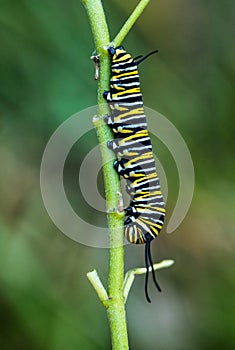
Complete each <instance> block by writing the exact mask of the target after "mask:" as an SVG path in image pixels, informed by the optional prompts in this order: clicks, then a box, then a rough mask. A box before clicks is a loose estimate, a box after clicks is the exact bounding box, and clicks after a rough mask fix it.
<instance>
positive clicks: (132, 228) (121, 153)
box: [103, 46, 165, 302]
mask: <svg viewBox="0 0 235 350" xmlns="http://www.w3.org/2000/svg"><path fill="white" fill-rule="evenodd" d="M108 52H109V55H110V58H111V79H110V91H105V92H104V93H103V96H104V98H105V99H106V101H107V102H109V106H110V109H111V115H107V116H106V117H105V122H106V123H107V125H108V126H109V127H110V128H111V129H112V131H113V133H114V135H115V139H114V140H112V141H109V142H108V144H107V146H108V148H109V149H111V150H113V152H114V153H115V154H116V156H117V158H118V159H117V160H115V162H114V168H115V169H116V171H117V173H118V174H119V175H121V176H123V177H124V178H125V179H126V180H127V185H126V190H127V193H128V194H129V195H130V197H131V201H130V205H129V206H128V207H127V208H126V209H125V212H126V213H125V215H126V216H127V218H126V219H125V221H124V225H125V237H126V238H127V239H128V241H129V242H131V243H136V244H145V264H146V269H147V271H146V279H145V295H146V299H147V301H148V302H151V300H150V298H149V295H148V275H149V265H150V266H151V269H152V276H153V281H154V284H155V285H156V287H157V289H158V290H159V291H161V289H160V287H159V285H158V283H157V281H156V277H155V273H154V268H153V262H152V258H151V253H150V243H151V241H152V240H153V239H154V238H155V237H156V236H157V235H158V233H159V232H160V231H161V229H162V226H163V223H164V217H165V203H164V200H163V196H162V193H161V190H160V182H159V178H158V175H157V173H156V165H155V160H154V157H153V152H152V145H151V140H150V137H149V133H148V130H147V121H146V116H145V114H144V108H143V101H142V94H141V90H140V82H139V74H138V64H139V63H140V62H142V61H143V60H145V59H146V58H147V57H148V56H150V55H151V54H153V53H155V52H156V51H154V52H151V53H150V54H148V55H146V56H144V57H142V56H138V57H136V58H132V57H131V55H130V54H129V53H127V52H126V51H125V49H124V48H123V46H118V47H117V48H114V47H109V48H108ZM138 59H139V60H138Z"/></svg>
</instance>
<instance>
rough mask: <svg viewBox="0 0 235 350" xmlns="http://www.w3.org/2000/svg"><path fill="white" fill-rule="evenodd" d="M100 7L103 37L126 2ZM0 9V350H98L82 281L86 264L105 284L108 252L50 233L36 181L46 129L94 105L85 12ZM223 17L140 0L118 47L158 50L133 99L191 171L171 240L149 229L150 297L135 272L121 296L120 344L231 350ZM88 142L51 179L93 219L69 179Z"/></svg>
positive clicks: (233, 306)
mask: <svg viewBox="0 0 235 350" xmlns="http://www.w3.org/2000/svg"><path fill="white" fill-rule="evenodd" d="M103 4H104V7H105V11H106V15H107V19H108V24H109V26H110V32H111V37H114V36H115V35H116V33H117V32H118V30H119V29H120V27H121V25H122V24H123V22H124V21H125V19H126V18H127V17H128V15H129V14H130V13H131V11H132V9H133V8H134V7H135V5H136V4H137V1H134V0H131V1H124V0H109V1H108V0H104V1H103ZM0 7H1V10H0V43H1V50H0V76H1V84H0V98H1V109H0V113H1V128H0V137H1V149H0V154H1V166H0V174H1V184H0V190H1V196H0V209H1V214H0V215H1V216H0V220H1V221H0V348H1V349H2V350H20V349H24V350H27V349H30V350H38V349H43V350H47V349H48V350H49V349H50V350H60V349H61V350H64V349H68V350H75V349H87V350H94V349H99V350H102V349H110V339H109V330H108V322H107V318H106V314H105V310H104V309H103V307H102V305H101V304H100V302H99V301H98V298H97V296H96V294H95V292H94V290H93V289H92V287H91V286H90V284H89V282H88V280H87V279H86V272H87V271H90V270H92V269H93V268H96V269H97V270H98V271H99V274H100V275H101V278H102V280H103V282H104V284H106V281H107V272H108V251H107V250H105V249H95V248H91V247H87V246H84V245H80V244H78V243H75V242H74V241H72V240H70V239H69V238H67V237H66V236H65V235H63V234H62V233H61V232H60V231H59V230H58V229H57V228H56V227H55V225H54V224H53V223H52V221H51V220H50V217H49V216H48V214H47V212H46V210H45V208H44V205H43V202H42V198H41V194H40V185H39V172H40V162H41V158H42V154H43V151H44V148H45V146H46V143H47V141H48V139H49V138H50V136H51V134H52V133H53V131H54V130H55V129H56V128H57V127H58V126H59V125H60V124H61V123H62V122H63V121H65V120H66V119H67V118H68V117H69V116H71V115H72V114H74V113H76V112H77V111H80V110H82V109H84V108H86V107H89V106H92V105H94V104H95V103H96V89H97V83H96V82H95V81H94V78H93V77H94V67H93V65H92V63H91V61H90V59H89V57H90V55H91V53H92V52H93V50H94V44H93V40H92V35H91V30H90V27H89V23H88V18H87V15H86V12H85V9H84V8H83V6H82V4H81V3H80V2H79V0H69V1H68V0H67V1H65V0H57V1H55V0H49V1H48V0H41V1H38V0H5V1H4V0H2V1H1V2H0ZM234 22H235V2H234V1H232V0H224V1H219V0H208V1H203V0H197V1H193V0H174V1H173V0H168V1H163V0H159V1H156V0H153V1H152V2H151V3H150V4H149V6H148V8H147V9H146V10H145V12H144V13H143V14H142V16H141V18H140V19H139V20H138V22H137V24H136V25H135V26H134V28H133V29H132V31H131V32H130V33H129V35H128V37H127V38H126V39H125V41H124V43H123V44H124V45H125V47H126V48H128V50H129V51H130V52H131V53H132V54H133V56H137V55H139V54H144V53H147V52H150V51H152V50H154V49H156V48H157V49H159V53H158V55H156V56H154V57H152V58H151V59H149V60H147V61H146V62H145V63H144V64H142V65H141V67H140V74H141V82H142V90H143V94H144V102H145V105H147V106H148V107H151V108H153V109H155V110H157V111H159V112H160V113H162V114H164V115H165V116H166V117H167V118H169V119H170V120H171V121H172V122H173V123H174V125H175V126H176V127H177V128H178V130H179V131H180V133H181V134H182V135H183V137H184V139H185V141H186V142H187V145H188V147H189V149H190V151H191V154H192V158H193V161H194V166H195V174H196V183H195V194H194V198H193V202H192V205H191V208H190V211H189V213H188V215H187V217H186V219H185V220H184V222H183V223H182V224H181V226H180V227H179V228H178V229H177V230H176V231H175V232H174V233H173V234H170V235H169V234H166V233H165V231H164V230H163V233H162V234H161V235H160V236H159V238H158V239H157V241H156V242H155V243H154V244H153V246H152V251H153V256H154V260H155V261H158V260H161V259H165V258H173V259H174V260H175V261H176V263H175V265H174V266H173V267H172V268H170V269H167V270H162V271H160V272H159V273H158V279H159V283H160V284H161V287H162V288H163V290H164V292H163V293H161V295H160V294H157V293H156V291H155V289H154V288H153V286H152V287H151V288H150V293H151V297H152V304H151V305H149V304H148V303H147V302H146V301H145V298H144V290H143V285H144V277H138V278H137V279H136V281H135V283H134V285H133V288H132V290H131V294H130V296H129V300H128V303H127V318H128V328H129V337H130V346H131V348H132V349H137V350H142V349H148V350H155V349H161V350H171V349H175V350H177V349H180V350H184V349H185V350H186V349H187V350H194V349H195V350H197V349H201V350H210V349H213V350H216V349H225V350H230V349H234V348H235V345H234V344H235V297H234V295H235V267H234V266H235V255H234V245H235V236H234V226H235V225H234V195H235V187H234V178H235V163H234V151H235V142H234V134H235V121H234V110H235V98H234V87H235V80H234V78H235V63H234V62H235V46H234ZM96 144H97V139H96V135H95V133H92V132H91V133H90V134H89V135H87V139H85V140H84V142H82V143H80V144H77V145H76V146H75V147H74V148H73V150H72V151H71V154H70V156H69V159H68V162H67V163H66V169H65V184H66V191H67V194H68V197H69V198H70V200H71V203H72V205H73V207H74V209H75V210H76V211H77V212H79V213H82V215H83V216H84V218H87V219H88V220H89V219H90V220H91V219H92V221H93V222H99V224H100V225H104V224H105V216H104V214H102V213H97V212H96V213H94V211H92V208H90V207H89V206H88V205H86V203H85V201H84V199H83V198H82V196H81V193H80V192H79V186H78V180H77V179H78V173H79V166H80V164H81V161H82V159H83V157H84V156H85V155H86V153H87V152H88V151H89V150H90V149H91V148H92V147H94V145H96ZM154 147H155V148H156V151H157V153H158V154H159V159H160V161H161V163H162V164H163V166H164V169H165V172H166V174H167V179H168V186H169V199H168V213H169V215H170V212H171V211H172V209H173V208H174V205H175V201H176V199H177V191H178V177H177V169H176V167H175V164H174V160H173V159H172V157H171V155H170V154H169V152H168V150H167V149H166V148H165V147H164V146H163V145H161V144H160V142H158V141H157V140H156V141H155V140H154ZM99 178H100V182H102V178H101V176H99ZM100 188H101V189H100V191H101V192H102V186H101V185H100ZM78 232H79V227H78ZM94 234H95V232H94ZM125 253H126V254H125V260H126V269H128V268H133V267H135V266H142V265H143V247H136V246H128V247H127V248H126V249H125Z"/></svg>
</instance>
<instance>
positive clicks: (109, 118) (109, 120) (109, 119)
mask: <svg viewBox="0 0 235 350" xmlns="http://www.w3.org/2000/svg"><path fill="white" fill-rule="evenodd" d="M104 121H105V123H106V124H107V125H108V126H109V127H112V125H113V122H114V120H113V116H112V114H106V115H105V116H104Z"/></svg>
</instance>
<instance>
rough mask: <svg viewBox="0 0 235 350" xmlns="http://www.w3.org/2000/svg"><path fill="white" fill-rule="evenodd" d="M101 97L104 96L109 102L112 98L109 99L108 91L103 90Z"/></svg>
mask: <svg viewBox="0 0 235 350" xmlns="http://www.w3.org/2000/svg"><path fill="white" fill-rule="evenodd" d="M103 98H104V99H105V100H106V101H107V102H111V101H112V99H111V94H110V91H104V92H103Z"/></svg>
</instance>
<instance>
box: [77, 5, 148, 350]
mask: <svg viewBox="0 0 235 350" xmlns="http://www.w3.org/2000/svg"><path fill="white" fill-rule="evenodd" d="M81 1H82V3H83V4H84V6H85V8H86V10H87V13H88V17H89V20H90V24H91V28H92V32H93V36H94V41H95V45H96V50H97V54H98V55H100V69H99V82H98V98H97V100H98V114H99V116H100V118H99V117H98V118H97V117H96V118H94V125H95V127H96V131H97V135H98V140H99V144H100V148H101V155H102V162H103V174H104V186H105V193H106V206H107V213H108V225H109V230H110V254H109V280H108V296H109V299H108V300H106V298H105V292H106V291H105V289H104V287H103V285H102V283H101V281H100V280H99V277H98V275H95V274H91V275H88V278H89V280H90V282H91V283H92V285H93V287H94V288H95V290H96V292H97V294H98V296H99V298H100V300H101V301H102V303H103V304H104V305H105V307H106V308H107V313H108V318H109V324H110V331H111V339H112V348H113V350H126V349H128V348H129V347H128V336H127V326H126V315H125V300H124V296H123V281H124V247H123V216H122V215H120V214H118V212H117V208H118V199H119V195H118V193H120V185H119V178H118V176H117V173H116V171H115V170H114V168H113V162H112V161H110V159H111V158H112V156H111V151H109V150H108V148H107V146H106V144H107V141H109V140H111V139H112V138H113V135H112V132H111V131H110V129H109V127H108V126H107V125H106V124H105V123H104V121H103V119H102V117H103V116H104V115H105V114H108V113H109V108H108V105H107V104H106V103H104V99H103V92H104V91H105V90H109V80H110V59H109V57H108V52H107V50H106V48H107V46H108V45H109V44H110V38H109V32H108V27H107V23H106V19H105V15H104V11H103V7H102V3H101V0H81ZM149 1H150V0H142V1H140V3H139V5H138V6H137V7H136V9H135V10H134V12H133V14H132V15H131V16H130V18H129V20H127V22H126V23H125V24H124V26H123V28H122V29H121V31H120V33H119V34H118V35H117V37H116V38H115V39H114V43H115V45H119V44H120V43H121V41H122V40H123V39H124V37H125V36H126V35H127V33H128V32H129V30H130V29H131V27H132V26H133V24H134V23H135V21H136V20H137V18H138V17H139V16H140V14H141V13H142V11H143V10H144V8H145V7H146V5H147V4H148V2H149ZM114 209H116V210H114Z"/></svg>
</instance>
